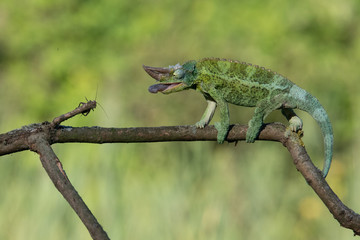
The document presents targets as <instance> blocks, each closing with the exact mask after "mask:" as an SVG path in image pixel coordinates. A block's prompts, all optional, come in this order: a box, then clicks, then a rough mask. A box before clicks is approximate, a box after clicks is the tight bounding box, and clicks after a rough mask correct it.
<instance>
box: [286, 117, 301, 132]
mask: <svg viewBox="0 0 360 240" xmlns="http://www.w3.org/2000/svg"><path fill="white" fill-rule="evenodd" d="M289 124H290V125H289V129H290V130H291V131H293V132H297V131H299V130H301V129H302V127H303V122H302V120H301V119H300V118H299V117H298V116H293V117H292V118H290V120H289Z"/></svg>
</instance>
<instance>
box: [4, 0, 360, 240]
mask: <svg viewBox="0 0 360 240" xmlns="http://www.w3.org/2000/svg"><path fill="white" fill-rule="evenodd" d="M359 24H360V2H359V1H358V0H303V1H288V0H273V1H258V0H252V1H239V0H231V1H220V0H199V1H189V0H184V1H170V0H147V1H144V0H131V1H130V0H123V1H115V0H108V1H74V0H62V1H59V0H55V1H46V0H28V1H12V0H3V1H1V3H0V30H1V32H0V101H1V102H0V132H1V133H4V132H7V131H10V130H12V129H15V128H19V127H21V126H23V125H27V124H30V123H36V122H42V121H45V120H52V119H53V118H54V117H55V116H58V115H60V114H62V113H65V112H67V111H70V110H72V109H73V108H75V107H76V106H77V105H78V104H79V102H81V101H85V98H87V99H95V98H96V99H97V101H98V102H99V103H100V104H101V106H102V107H103V109H101V108H100V107H98V108H97V109H96V111H95V112H91V113H90V115H89V116H87V117H84V116H77V117H75V118H74V119H71V120H69V121H67V122H65V123H64V124H66V125H71V126H94V125H97V126H103V127H141V126H162V125H185V124H194V123H195V122H196V121H198V120H199V119H200V117H201V115H202V113H203V111H204V109H205V107H206V102H205V100H204V99H203V97H202V96H200V95H199V94H198V93H196V92H194V91H187V92H182V93H178V94H174V95H170V96H166V95H162V94H156V95H154V94H150V93H148V91H147V88H148V86H149V85H150V84H152V83H153V82H154V81H153V80H152V79H151V78H150V77H149V76H147V75H146V73H145V72H144V71H143V69H142V64H147V65H151V66H168V65H174V64H176V63H178V62H180V63H182V62H184V61H187V60H191V59H201V58H203V57H221V58H229V59H236V60H240V61H247V62H250V63H253V64H257V65H261V66H265V67H267V68H271V69H273V70H274V71H277V72H280V73H282V74H283V75H285V76H287V77H288V78H289V79H291V80H292V81H293V82H295V83H297V84H298V85H299V86H301V87H303V88H305V89H307V90H308V91H309V92H311V93H312V94H313V95H315V96H316V97H317V98H318V99H319V100H320V102H321V103H322V104H323V106H324V107H325V109H326V110H327V111H328V114H329V116H330V119H331V121H332V124H333V128H334V134H335V149H334V150H335V154H334V159H333V165H332V168H331V170H330V174H329V175H328V177H327V180H328V182H329V183H330V185H331V187H332V188H333V189H334V191H335V192H336V193H337V194H338V195H339V197H340V198H341V199H342V200H343V201H344V203H345V204H347V205H348V206H349V207H351V208H352V209H353V210H354V211H356V212H360V201H359V199H360V191H359V190H360V176H359V175H360V174H359V173H360V157H359V154H360V140H359V138H358V137H357V136H359V134H360V127H359V124H358V119H360V109H359V106H360V104H359V102H360V95H359V90H360V83H359V82H358V81H359V76H360V68H359V63H360V31H359ZM230 113H231V122H232V123H244V124H245V123H247V122H248V120H249V119H250V118H251V116H252V113H253V109H248V108H242V107H233V106H232V107H231V108H230ZM299 115H300V116H301V117H302V118H303V121H304V131H305V137H304V142H305V144H306V147H307V150H308V152H309V155H310V156H311V157H312V159H313V161H314V162H315V164H316V165H317V166H319V167H320V168H322V164H323V158H324V156H323V146H322V136H321V133H320V130H319V128H318V126H317V125H316V123H315V121H314V120H313V119H312V118H311V117H310V116H309V115H307V114H306V113H302V112H299ZM217 119H218V115H217V114H216V115H215V119H214V120H215V121H216V120H217ZM267 121H268V122H271V121H282V122H284V118H283V117H282V116H281V114H280V113H279V112H275V113H273V114H271V115H270V116H269V118H268V119H267ZM213 122H214V121H213ZM54 149H55V151H56V153H57V154H58V156H59V158H60V159H61V161H62V162H63V164H64V168H65V170H66V171H67V173H68V175H69V177H70V179H71V180H72V182H73V184H74V185H75V187H76V188H77V190H78V192H79V193H80V194H81V195H82V197H83V199H84V200H85V202H86V203H87V204H88V206H89V207H90V209H91V210H92V211H93V213H94V214H95V216H96V217H97V218H98V220H99V221H100V223H101V224H102V226H103V227H104V228H105V230H106V231H107V232H108V234H109V236H110V237H111V238H112V239H132V240H137V239H157V240H161V239H182V240H184V239H207V240H208V239H307V240H309V239H310V240H311V239H327V240H330V239H353V234H352V231H351V230H347V229H344V228H341V227H340V226H339V224H338V222H337V221H336V220H334V219H333V217H332V215H331V214H330V213H329V212H328V210H327V209H326V208H325V207H324V205H323V204H322V202H321V201H320V200H319V199H318V197H317V196H316V195H315V193H314V192H313V191H312V189H311V188H310V187H309V186H308V185H307V184H306V182H305V180H304V179H303V177H302V176H301V175H300V174H299V173H298V172H297V171H296V169H295V167H294V165H293V164H292V160H291V158H290V155H289V153H288V152H287V151H286V150H285V149H284V148H283V147H282V146H281V144H279V143H271V142H256V143H255V144H251V145H250V144H246V143H244V142H239V143H238V145H237V146H234V144H227V143H225V144H223V145H217V143H215V142H197V143H195V142H189V143H187V142H184V143H149V144H103V145H95V144H57V145H54ZM0 189H1V191H0V239H89V238H90V235H89V234H88V232H87V230H86V228H85V227H84V226H83V225H82V223H81V221H80V220H79V219H78V217H77V216H76V215H75V213H74V212H73V211H72V209H71V208H70V207H69V205H68V204H67V202H65V200H64V199H63V198H62V196H61V195H60V193H58V192H57V190H56V189H55V187H54V186H53V184H52V182H51V181H50V180H49V179H48V177H47V175H46V173H45V171H44V170H43V169H42V166H41V164H40V161H39V158H38V156H37V155H36V154H35V153H32V152H29V151H27V152H21V153H16V154H12V155H9V156H3V157H1V159H0Z"/></svg>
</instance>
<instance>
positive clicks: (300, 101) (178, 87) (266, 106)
mask: <svg viewBox="0 0 360 240" xmlns="http://www.w3.org/2000/svg"><path fill="white" fill-rule="evenodd" d="M143 68H144V70H145V71H146V72H147V73H148V74H149V75H150V76H151V77H152V78H154V79H155V80H157V81H158V82H159V83H157V84H154V85H151V86H150V87H149V89H148V91H149V92H150V93H157V92H161V93H163V94H170V93H174V92H179V91H183V90H187V89H194V90H196V91H198V92H200V93H202V94H203V95H204V97H205V99H206V101H207V107H206V110H205V112H204V114H203V115H202V117H201V119H200V121H198V122H197V123H196V124H195V126H196V127H197V128H204V127H205V126H207V125H208V124H209V123H210V121H211V119H212V117H213V115H214V112H215V109H216V107H218V108H219V110H220V122H216V123H215V124H214V125H215V128H216V130H217V141H218V143H223V142H224V141H225V139H226V136H227V134H228V132H229V127H230V118H229V117H230V116H229V107H228V104H229V103H230V104H235V105H238V106H245V107H255V113H254V115H253V117H252V118H251V119H250V121H249V123H248V129H247V132H246V142H248V143H253V142H254V141H255V139H256V138H257V137H258V136H259V133H260V131H261V129H262V126H263V121H264V119H265V118H266V116H267V115H269V114H270V113H271V112H272V111H274V110H277V109H281V112H282V114H283V115H284V116H285V118H286V119H287V120H288V121H289V127H288V128H289V129H290V130H291V131H293V132H297V131H299V130H302V128H303V122H302V120H301V119H300V118H299V117H298V116H297V115H296V113H295V112H294V110H293V109H300V110H302V111H305V112H307V113H309V114H310V115H311V116H312V117H313V118H314V119H315V121H316V122H317V123H318V125H319V126H320V129H321V132H322V135H323V140H324V151H325V162H324V167H323V170H322V176H323V177H324V178H325V177H326V176H327V174H328V172H329V170H330V165H331V160H332V155H333V141H334V140H333V139H334V137H333V130H332V126H331V123H330V120H329V117H328V114H327V113H326V111H325V109H324V108H323V107H322V105H321V104H320V102H319V101H318V100H317V99H316V98H315V97H314V96H312V95H311V94H310V93H309V92H307V91H306V90H304V89H302V88H300V87H299V86H297V85H296V84H295V83H293V82H291V81H290V80H289V79H287V78H286V77H284V76H282V75H281V74H278V73H276V72H274V71H272V70H269V69H266V68H264V67H259V66H257V65H252V64H250V63H246V62H240V61H234V60H227V59H219V58H204V59H201V60H199V61H195V60H191V61H188V62H185V63H184V64H182V65H181V64H179V63H178V64H176V65H170V66H169V67H164V68H161V67H150V66H145V65H143Z"/></svg>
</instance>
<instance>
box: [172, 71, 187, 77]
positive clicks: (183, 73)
mask: <svg viewBox="0 0 360 240" xmlns="http://www.w3.org/2000/svg"><path fill="white" fill-rule="evenodd" d="M173 75H174V77H176V78H178V79H181V78H183V77H184V75H185V72H184V70H182V69H177V70H176V71H175V72H174V73H173Z"/></svg>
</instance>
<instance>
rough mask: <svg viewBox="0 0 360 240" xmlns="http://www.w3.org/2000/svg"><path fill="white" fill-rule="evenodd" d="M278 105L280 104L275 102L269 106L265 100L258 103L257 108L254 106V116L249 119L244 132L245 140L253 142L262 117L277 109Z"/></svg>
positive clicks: (262, 121)
mask: <svg viewBox="0 0 360 240" xmlns="http://www.w3.org/2000/svg"><path fill="white" fill-rule="evenodd" d="M279 105H281V104H278V103H275V104H271V105H270V106H269V103H268V102H267V101H263V102H261V103H260V104H259V106H258V107H257V108H255V113H254V116H253V117H252V119H251V120H250V121H249V128H248V130H247V132H246V142H248V143H253V142H255V139H256V138H257V137H258V136H259V133H260V130H261V127H262V125H263V123H264V119H265V118H266V116H267V115H269V114H270V113H271V112H272V111H274V110H276V109H278V108H279Z"/></svg>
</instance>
